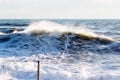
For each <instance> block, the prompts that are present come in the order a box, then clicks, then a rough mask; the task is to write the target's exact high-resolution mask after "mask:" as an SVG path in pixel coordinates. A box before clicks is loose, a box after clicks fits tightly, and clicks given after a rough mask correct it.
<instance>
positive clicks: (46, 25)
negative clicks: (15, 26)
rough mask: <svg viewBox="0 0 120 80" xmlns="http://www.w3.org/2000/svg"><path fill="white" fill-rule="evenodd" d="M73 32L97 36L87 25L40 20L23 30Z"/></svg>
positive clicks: (26, 31) (28, 31) (25, 31)
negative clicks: (70, 24)
mask: <svg viewBox="0 0 120 80" xmlns="http://www.w3.org/2000/svg"><path fill="white" fill-rule="evenodd" d="M41 31H46V32H62V33H63V32H72V33H77V34H79V33H80V34H86V35H92V36H96V34H95V33H93V32H92V31H91V30H90V29H88V28H86V27H85V26H84V27H83V26H68V25H61V24H58V23H55V22H51V21H40V22H35V23H32V24H31V25H30V26H29V27H27V28H26V29H25V30H24V31H23V32H24V33H29V34H32V33H33V32H41Z"/></svg>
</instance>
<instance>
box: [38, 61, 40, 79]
mask: <svg viewBox="0 0 120 80" xmlns="http://www.w3.org/2000/svg"><path fill="white" fill-rule="evenodd" d="M37 63H38V66H37V80H40V61H37Z"/></svg>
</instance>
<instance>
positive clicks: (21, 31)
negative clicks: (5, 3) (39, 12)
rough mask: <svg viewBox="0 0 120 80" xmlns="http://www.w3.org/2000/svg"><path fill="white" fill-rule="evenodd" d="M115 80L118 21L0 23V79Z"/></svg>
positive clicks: (119, 61)
mask: <svg viewBox="0 0 120 80" xmlns="http://www.w3.org/2000/svg"><path fill="white" fill-rule="evenodd" d="M37 61H40V80H120V20H119V19H0V80H37V69H38V68H37V66H38V64H37Z"/></svg>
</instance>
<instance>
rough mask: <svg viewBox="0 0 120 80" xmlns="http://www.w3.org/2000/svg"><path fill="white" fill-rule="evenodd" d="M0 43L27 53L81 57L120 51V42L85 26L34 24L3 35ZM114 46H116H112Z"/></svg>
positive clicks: (0, 37) (50, 23)
mask: <svg viewBox="0 0 120 80" xmlns="http://www.w3.org/2000/svg"><path fill="white" fill-rule="evenodd" d="M0 43H6V47H10V48H12V47H13V48H18V49H27V50H29V51H38V52H39V53H49V52H60V53H78V54H79V53H81V52H82V51H92V52H95V53H103V52H104V53H105V52H108V53H109V51H111V50H114V51H116V52H118V51H119V48H118V47H117V46H118V45H119V42H118V43H116V41H115V40H113V39H111V38H108V37H105V36H104V37H103V36H98V35H97V34H95V33H93V32H92V31H91V30H89V29H87V28H85V27H83V26H67V25H60V24H57V23H54V22H50V21H41V22H35V23H33V24H31V25H30V26H28V27H27V28H26V29H24V30H16V29H15V30H13V31H12V32H11V33H8V34H6V35H1V36H0ZM112 43H116V44H115V45H114V46H112ZM18 45H19V46H18ZM109 45H111V46H109ZM109 48H110V49H111V50H109ZM33 49H34V50H33Z"/></svg>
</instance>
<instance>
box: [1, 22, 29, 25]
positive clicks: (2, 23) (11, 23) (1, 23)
mask: <svg viewBox="0 0 120 80" xmlns="http://www.w3.org/2000/svg"><path fill="white" fill-rule="evenodd" d="M28 25H29V24H27V23H21V24H20V23H9V22H8V23H0V26H28Z"/></svg>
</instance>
